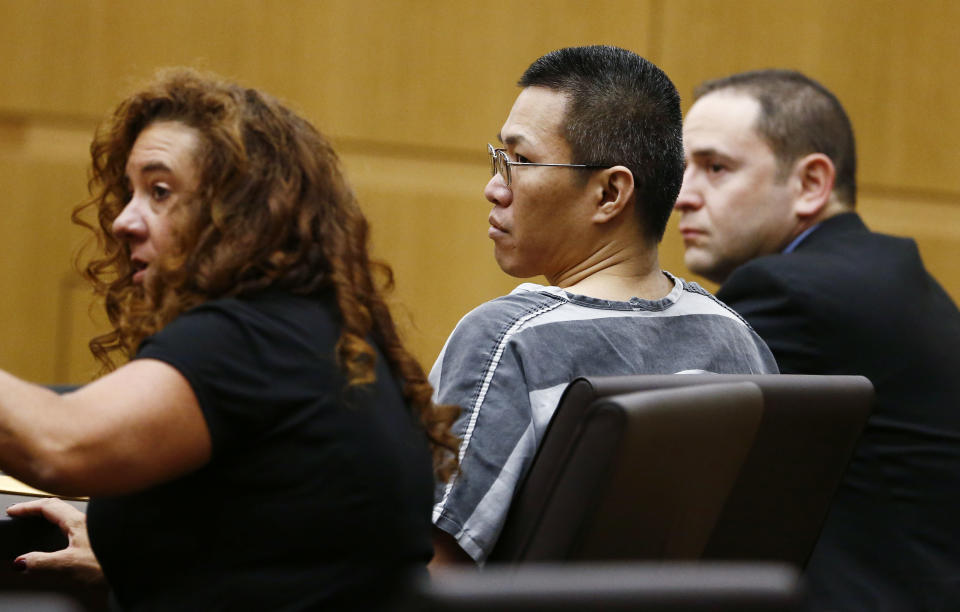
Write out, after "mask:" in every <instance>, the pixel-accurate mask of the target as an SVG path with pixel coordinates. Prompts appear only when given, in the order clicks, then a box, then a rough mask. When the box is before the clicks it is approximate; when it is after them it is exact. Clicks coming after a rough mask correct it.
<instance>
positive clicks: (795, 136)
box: [694, 69, 857, 206]
mask: <svg viewBox="0 0 960 612" xmlns="http://www.w3.org/2000/svg"><path fill="white" fill-rule="evenodd" d="M721 90H724V91H726V90H729V91H731V92H735V93H743V94H746V95H748V96H750V97H752V98H754V99H755V100H756V101H757V102H758V103H759V104H760V116H759V117H758V118H757V124H756V130H757V133H758V134H759V135H760V137H761V138H763V140H764V141H765V142H766V143H767V144H768V145H769V146H770V148H771V149H772V150H773V154H774V156H775V157H776V158H777V166H778V170H779V173H780V176H781V177H785V176H786V174H787V173H788V172H789V171H790V167H791V166H792V165H793V163H794V162H795V161H797V160H798V159H800V158H801V157H803V156H804V155H809V154H810V153H823V154H824V155H826V156H827V157H829V158H830V161H832V162H833V165H834V167H835V168H836V170H837V176H836V179H835V180H834V184H833V190H834V192H835V193H836V194H837V198H838V199H839V200H840V201H841V202H843V203H845V204H847V205H849V206H855V205H856V202H857V147H856V142H855V140H854V137H853V126H852V125H851V124H850V118H849V117H847V113H846V112H845V111H844V110H843V105H842V104H840V101H839V100H838V99H837V97H836V96H835V95H833V93H831V92H830V90H828V89H827V88H826V87H824V86H823V85H821V84H820V83H818V82H816V81H814V80H813V79H811V78H810V77H808V76H806V75H804V74H802V73H800V72H797V71H796V70H780V69H766V70H751V71H749V72H741V73H738V74H733V75H730V76H728V77H724V78H722V79H713V80H710V81H705V82H704V83H702V84H701V85H700V86H698V87H697V88H696V89H695V90H694V98H695V99H699V98H701V97H703V96H705V95H707V94H709V93H713V92H716V91H721Z"/></svg>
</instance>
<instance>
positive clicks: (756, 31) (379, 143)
mask: <svg viewBox="0 0 960 612" xmlns="http://www.w3.org/2000/svg"><path fill="white" fill-rule="evenodd" d="M958 22H960V4H957V3H953V2H950V1H947V0H945V1H942V2H941V1H935V0H920V1H915V2H906V1H903V2H897V1H893V0H851V1H848V2H843V3H838V2H832V1H829V0H813V1H812V2H810V3H806V4H804V5H803V7H802V8H801V7H800V6H799V5H796V4H795V3H790V2H785V1H778V0H744V1H733V0H723V1H719V2H718V1H707V0H641V1H632V0H604V1H594V2H589V3H587V2H581V1H579V0H562V1H549V0H534V1H532V2H524V3H517V2H515V1H514V0H490V1H477V0H467V1H464V2H439V1H436V0H407V1H399V2H383V1H380V0H353V1H350V0H325V1H315V0H285V1H283V2H276V1H272V0H206V1H203V2H196V1H194V0H169V1H167V2H163V3H158V2H155V1H153V0H84V1H80V0H33V1H29V2H28V1H26V0H0V57H2V58H3V59H4V61H3V62H0V189H2V190H3V193H4V198H3V199H2V200H0V213H2V214H3V218H4V220H5V222H4V224H0V239H2V240H4V243H3V244H4V245H5V255H6V258H5V260H4V261H2V262H0V289H2V290H3V291H4V293H5V299H4V300H0V337H2V338H4V342H3V343H0V367H4V368H10V369H13V371H15V372H17V373H19V374H21V375H23V376H27V377H31V378H36V379H37V380H44V381H47V380H56V381H58V382H68V381H78V380H84V379H86V377H87V375H88V373H89V372H90V371H91V362H90V359H89V357H88V356H87V353H86V349H85V343H86V340H87V339H88V337H89V336H90V335H91V334H92V333H93V332H94V330H96V329H97V326H98V323H96V322H94V321H91V319H90V315H89V312H88V303H89V299H90V298H89V294H88V292H87V290H86V289H85V287H84V285H83V284H81V283H79V281H78V280H77V278H76V276H75V275H74V273H73V272H72V267H71V262H70V258H71V253H72V249H73V246H74V244H75V240H76V239H78V238H79V234H76V233H75V231H76V230H75V229H74V228H72V226H71V225H70V223H69V221H68V220H67V213H68V211H69V209H70V207H72V205H73V204H75V203H76V201H78V200H79V199H81V198H82V197H83V196H84V188H83V183H84V180H85V170H84V167H85V165H86V145H87V142H88V140H89V135H90V133H91V131H92V128H93V126H94V125H95V124H96V122H97V121H98V120H99V119H100V118H102V117H103V116H104V114H105V113H106V112H107V111H108V110H109V109H110V108H111V107H112V106H113V105H114V104H115V103H116V102H117V101H118V100H119V99H120V97H121V96H122V95H124V94H125V93H126V92H128V91H130V89H131V88H132V87H133V86H134V85H135V84H136V83H137V82H138V81H140V80H142V79H144V78H146V77H147V76H149V75H150V74H152V73H153V72H154V70H155V69H156V68H158V67H161V66H167V65H191V66H196V67H199V68H202V69H211V70H214V71H217V72H220V73H222V74H224V75H225V76H228V77H231V78H234V79H237V80H240V81H241V82H244V83H246V84H249V85H251V86H256V87H261V88H263V89H266V90H267V91H270V92H271V93H274V94H276V95H278V96H280V97H281V98H284V99H286V100H288V101H289V102H290V103H291V105H292V106H294V107H295V108H298V109H300V110H301V111H302V112H303V113H304V114H305V115H306V116H307V117H309V118H310V119H312V120H314V121H315V122H316V123H317V124H318V125H319V126H320V127H321V129H322V130H323V131H325V132H326V133H328V134H329V135H331V137H332V138H333V141H334V143H335V145H336V146H337V148H338V150H339V151H341V153H342V155H343V157H344V161H345V167H346V170H347V172H348V174H349V175H350V177H351V179H352V182H353V183H354V185H355V187H356V190H357V192H358V194H359V196H360V199H361V203H362V205H363V206H364V208H365V209H366V211H367V214H368V216H369V218H370V220H371V223H372V226H373V242H374V251H375V253H376V254H377V255H379V256H381V257H383V258H385V259H387V260H389V262H390V263H391V264H392V265H393V267H394V270H395V272H396V275H397V291H396V298H395V300H396V303H397V305H398V306H399V309H400V311H399V312H400V317H399V318H400V319H401V323H402V325H403V326H404V329H405V330H406V333H407V335H408V337H409V339H410V342H411V346H412V348H413V349H414V350H415V352H416V354H417V355H418V356H419V357H420V358H421V359H422V361H424V363H425V364H426V365H429V364H430V363H431V362H432V360H433V358H434V356H435V355H436V352H437V351H438V350H439V348H440V346H441V344H442V342H443V339H444V338H445V337H446V335H447V333H448V332H449V330H450V328H452V326H453V325H454V324H455V323H456V321H457V320H458V319H459V318H460V317H461V316H462V315H463V314H464V313H465V312H466V311H468V310H469V309H470V308H472V307H473V306H475V305H477V304H479V303H480V302H482V301H484V300H486V299H488V298H490V297H493V296H495V295H499V294H502V293H504V292H505V291H508V290H509V289H510V288H512V287H513V286H515V285H516V284H517V283H518V282H520V281H518V280H516V279H512V278H509V277H507V276H506V275H504V274H503V273H502V272H500V271H499V270H498V269H497V267H496V264H495V262H494V261H493V258H492V246H491V244H490V242H489V240H488V239H487V238H486V234H485V228H486V222H485V219H486V216H487V213H488V210H489V204H488V203H487V202H485V200H484V199H483V195H482V189H483V184H484V182H485V181H486V178H487V170H486V160H485V157H484V153H483V145H484V144H485V143H486V142H488V141H489V140H491V139H493V138H494V137H495V135H496V133H497V131H498V130H499V128H500V125H501V123H502V121H503V119H504V118H505V117H506V115H507V112H508V110H509V108H510V105H511V104H512V102H513V99H514V98H515V96H516V94H517V89H516V87H515V86H514V82H515V81H516V79H517V78H518V77H519V75H520V73H521V72H522V70H523V69H524V68H525V67H526V66H527V64H528V63H529V62H530V61H531V60H533V59H534V58H535V57H537V56H538V55H540V54H542V53H544V52H546V51H549V50H550V49H554V48H557V47H561V46H565V45H571V44H590V43H609V44H617V45H620V46H624V47H627V48H630V49H633V50H635V51H637V52H639V53H641V54H643V55H647V56H648V57H650V58H651V59H653V60H654V61H655V62H657V63H658V64H660V65H661V66H662V67H663V68H664V69H665V70H667V72H668V74H670V75H671V77H672V78H673V79H674V80H675V82H676V83H677V85H678V87H679V88H680V90H681V93H682V94H683V95H684V97H686V98H689V94H690V92H691V89H692V87H693V85H694V84H696V83H697V82H699V81H701V80H702V79H705V78H708V77H715V76H719V75H722V74H726V73H729V72H733V71H736V70H742V69H747V68H756V67H763V66H771V65H778V66H787V67H795V68H799V69H802V70H804V71H806V72H808V73H810V74H811V75H812V76H814V77H816V78H818V79H820V80H822V81H823V82H824V83H825V84H826V85H827V86H828V87H831V88H832V89H834V90H835V91H836V92H837V93H838V95H839V96H840V98H841V100H842V101H843V102H844V103H845V104H846V106H847V107H848V109H849V111H850V114H851V116H852V117H853V121H854V125H855V127H856V129H857V133H858V138H859V140H860V151H861V167H862V169H861V183H862V184H863V186H864V189H863V193H864V198H863V202H862V204H861V208H862V209H863V212H864V216H865V218H866V219H867V221H868V223H871V224H872V225H873V226H874V227H876V228H877V229H880V230H885V229H890V230H893V233H911V232H915V235H916V237H917V239H918V242H919V244H920V246H921V250H922V252H923V254H924V256H925V257H926V259H927V261H928V264H929V266H930V268H931V270H933V271H934V272H935V274H937V275H938V276H939V277H940V278H941V280H943V281H944V285H945V286H946V287H947V288H948V290H950V291H951V292H952V293H953V295H954V296H955V297H960V270H957V269H956V266H955V265H954V259H955V257H954V253H955V252H956V251H957V249H958V247H960V236H957V235H954V232H953V229H952V228H953V227H958V228H960V223H957V222H958V221H960V219H957V218H956V216H957V215H956V211H957V210H960V197H958V194H960V178H958V175H957V173H956V172H955V168H956V167H957V161H958V159H957V153H956V149H955V147H954V144H955V142H956V141H957V140H958V136H960V133H958V131H960V116H958V111H957V106H956V105H954V104H953V99H954V98H955V97H956V93H955V92H956V90H957V87H956V86H955V85H954V83H953V79H952V72H953V71H954V68H953V67H954V66H956V65H958V63H960V62H958V60H960V55H958V49H960V48H958V47H957V45H955V44H953V42H952V32H953V31H954V30H956V29H957V26H958V25H960V23H958ZM891 194H896V196H893V195H891ZM661 264H662V265H663V267H665V268H666V269H669V270H671V271H674V272H676V273H678V274H680V275H681V276H685V277H687V278H691V279H694V280H696V277H694V276H692V275H691V274H690V273H689V272H688V271H687V270H686V269H685V268H684V266H683V256H682V245H681V242H680V240H679V238H678V236H677V234H676V229H675V222H672V223H671V225H670V227H669V228H668V233H667V237H666V238H665V240H664V243H663V245H662V248H661ZM707 286H709V284H707ZM405 312H406V313H409V315H407V314H404V313H405ZM101 324H102V323H101ZM54 330H59V331H54Z"/></svg>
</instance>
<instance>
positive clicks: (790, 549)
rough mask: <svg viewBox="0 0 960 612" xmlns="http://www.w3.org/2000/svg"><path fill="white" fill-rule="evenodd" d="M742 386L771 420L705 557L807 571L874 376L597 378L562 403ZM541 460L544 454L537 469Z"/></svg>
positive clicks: (869, 402) (582, 382)
mask: <svg viewBox="0 0 960 612" xmlns="http://www.w3.org/2000/svg"><path fill="white" fill-rule="evenodd" d="M743 381H748V382H753V383H755V384H757V385H758V386H759V387H760V390H761V392H762V393H763V399H764V416H763V420H762V422H761V424H760V429H759V431H758V432H757V436H756V441H755V442H754V445H753V448H752V449H751V450H750V454H749V455H748V457H747V459H746V461H745V463H744V466H743V470H742V472H741V474H740V476H739V477H738V479H737V482H736V484H735V485H734V488H733V491H732V492H731V494H730V498H729V499H728V501H727V503H726V505H725V507H724V509H723V511H722V513H721V516H720V518H719V520H718V522H717V524H716V527H715V528H714V531H713V534H712V535H711V536H710V541H709V542H708V544H707V546H706V548H705V550H704V555H703V556H704V558H707V559H741V560H778V561H786V562H789V563H792V564H794V565H796V566H798V567H803V566H805V564H806V562H807V559H808V558H809V556H810V553H811V551H812V550H813V547H814V545H815V544H816V541H817V538H818V536H819V533H820V530H821V528H822V526H823V523H824V520H825V518H826V515H827V512H828V510H829V505H830V500H831V498H832V496H833V494H834V492H835V491H836V489H837V486H838V485H839V483H840V481H841V479H842V477H843V472H844V470H845V468H846V465H847V464H848V463H849V461H850V457H851V456H852V454H853V451H854V448H855V446H856V442H857V439H858V438H859V435H860V432H861V430H862V429H863V426H864V424H865V422H866V419H867V417H868V416H869V413H870V410H871V408H872V406H873V386H872V385H871V383H870V381H869V380H867V379H866V378H864V377H862V376H813V375H721V374H702V375H700V374H695V375H665V376H617V377H593V378H582V379H578V380H576V381H574V382H573V383H571V385H570V386H569V387H568V389H567V391H566V392H565V394H564V397H563V398H562V399H561V401H560V403H561V404H564V403H567V402H569V403H571V404H574V405H578V406H580V405H583V404H584V403H589V402H590V401H594V400H596V399H597V398H602V397H605V396H609V395H616V394H620V393H624V392H628V391H637V390H651V389H664V388H676V387H690V386H698V385H714V384H717V383H718V382H724V383H727V382H743ZM540 460H541V458H540V457H539V456H538V457H537V459H535V464H536V463H538V462H540ZM549 460H550V459H549V458H547V459H546V461H549ZM541 469H542V470H543V469H546V467H545V466H544V467H543V468H541ZM547 471H549V470H547ZM530 476H531V477H530V479H529V480H528V484H530V485H532V491H531V494H534V495H536V494H537V489H538V487H539V486H540V485H539V484H538V483H537V482H534V479H533V476H534V474H533V471H532V470H531V474H530ZM542 477H543V475H542V474H540V475H538V476H537V479H538V480H539V479H540V478H542ZM520 491H521V493H520V494H519V495H518V497H519V496H525V495H527V493H526V492H525V487H521V489H520ZM528 505H529V504H528ZM523 506H524V503H521V504H520V506H519V508H523ZM518 518H522V517H518ZM509 522H510V519H509V518H508V523H509ZM508 527H509V529H508V528H506V527H505V529H504V532H505V533H508V534H509V533H510V532H511V530H512V529H513V527H512V526H508Z"/></svg>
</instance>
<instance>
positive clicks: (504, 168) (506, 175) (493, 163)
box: [487, 144, 610, 187]
mask: <svg viewBox="0 0 960 612" xmlns="http://www.w3.org/2000/svg"><path fill="white" fill-rule="evenodd" d="M487 152H488V153H489V154H490V176H496V175H497V174H499V175H500V176H501V177H503V180H504V182H506V184H507V186H508V187H509V186H510V166H553V167H554V168H609V167H610V166H594V165H591V164H535V163H533V162H518V161H516V162H515V161H510V158H508V157H507V150H506V149H494V148H493V145H490V144H488V145H487Z"/></svg>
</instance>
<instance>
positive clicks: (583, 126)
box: [518, 45, 684, 242]
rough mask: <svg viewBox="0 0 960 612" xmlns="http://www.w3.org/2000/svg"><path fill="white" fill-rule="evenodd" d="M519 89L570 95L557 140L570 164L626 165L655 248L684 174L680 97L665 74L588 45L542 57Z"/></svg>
mask: <svg viewBox="0 0 960 612" xmlns="http://www.w3.org/2000/svg"><path fill="white" fill-rule="evenodd" d="M518 85H520V86H521V87H546V88H548V89H552V90H555V91H559V92H561V93H564V94H567V95H568V96H569V104H568V106H567V112H566V118H565V121H564V128H563V129H564V133H563V136H564V137H565V138H566V140H567V143H568V144H569V145H570V149H571V153H572V156H573V159H572V162H573V163H576V164H590V165H598V166H618V165H621V166H626V167H627V168H628V169H629V170H630V172H632V173H633V180H634V185H635V190H636V194H637V197H636V209H637V216H638V218H639V220H640V226H641V229H642V231H643V233H644V235H645V236H646V237H648V238H650V239H652V240H654V241H655V242H660V240H661V239H662V238H663V233H664V231H665V230H666V227H667V221H668V220H669V218H670V212H671V211H672V210H673V204H674V202H676V200H677V194H678V193H679V192H680V185H681V183H682V182H683V169H684V162H683V116H682V113H681V111H680V94H678V93H677V88H676V87H674V85H673V83H672V82H671V81H670V79H669V78H668V77H667V75H666V74H665V73H664V72H663V71H662V70H660V69H659V68H657V67H656V66H655V65H654V64H653V63H652V62H650V61H648V60H646V59H644V58H642V57H640V56H639V55H637V54H636V53H633V52H632V51H627V50H626V49H620V48H618V47H610V46H601V45H595V46H588V47H567V48H565V49H558V50H556V51H552V52H550V53H548V54H546V55H544V56H543V57H541V58H540V59H538V60H537V61H535V62H533V63H532V64H531V65H530V67H529V68H527V70H526V72H524V73H523V76H522V77H520V82H519V83H518Z"/></svg>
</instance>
